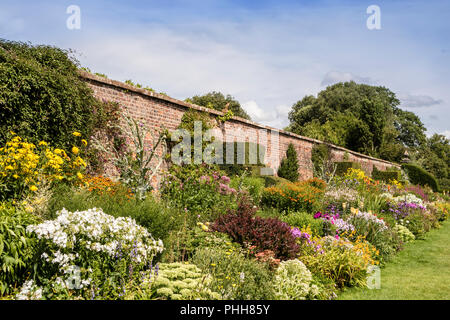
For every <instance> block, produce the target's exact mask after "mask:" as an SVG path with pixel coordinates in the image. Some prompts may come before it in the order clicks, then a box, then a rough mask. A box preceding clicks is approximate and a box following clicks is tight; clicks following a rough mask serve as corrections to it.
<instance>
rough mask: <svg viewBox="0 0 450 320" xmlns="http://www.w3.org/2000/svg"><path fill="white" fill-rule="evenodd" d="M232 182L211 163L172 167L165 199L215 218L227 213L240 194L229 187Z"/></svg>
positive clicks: (164, 192) (206, 216)
mask: <svg viewBox="0 0 450 320" xmlns="http://www.w3.org/2000/svg"><path fill="white" fill-rule="evenodd" d="M230 181H231V180H230V178H229V177H227V176H226V175H225V174H224V173H223V172H221V171H218V170H215V167H213V166H209V165H207V164H202V165H183V166H177V165H172V166H171V167H170V168H169V172H168V174H167V175H166V176H165V178H164V181H163V183H162V186H161V196H162V198H163V199H165V200H166V201H168V202H169V203H170V204H171V205H172V206H174V207H177V208H179V209H181V210H184V209H186V210H188V211H189V212H192V213H195V214H200V215H202V217H203V218H204V219H214V218H215V217H217V216H218V215H220V214H223V213H225V212H226V209H227V208H230V204H231V203H232V201H233V200H234V199H235V198H236V194H237V191H236V190H235V189H234V188H231V187H230V186H229V183H230ZM231 207H233V206H231Z"/></svg>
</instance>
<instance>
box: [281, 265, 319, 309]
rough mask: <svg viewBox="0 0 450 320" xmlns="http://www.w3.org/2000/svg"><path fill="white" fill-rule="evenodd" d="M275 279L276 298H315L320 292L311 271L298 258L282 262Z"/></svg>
mask: <svg viewBox="0 0 450 320" xmlns="http://www.w3.org/2000/svg"><path fill="white" fill-rule="evenodd" d="M273 281H274V287H275V290H274V291H275V298H276V299H279V300H305V299H315V298H316V297H317V296H318V295H319V293H320V292H319V290H320V289H319V287H318V286H317V285H316V284H314V283H313V276H312V274H311V272H310V271H309V270H308V268H306V266H305V265H304V264H303V263H302V262H301V261H300V260H298V259H293V260H288V261H283V262H281V264H280V266H279V267H278V268H277V270H276V271H275V276H274V280H273Z"/></svg>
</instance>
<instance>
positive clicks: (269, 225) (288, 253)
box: [211, 199, 299, 260]
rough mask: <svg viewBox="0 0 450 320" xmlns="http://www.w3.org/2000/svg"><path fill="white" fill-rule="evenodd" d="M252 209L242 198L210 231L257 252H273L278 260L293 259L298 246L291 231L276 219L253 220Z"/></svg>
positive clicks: (256, 218)
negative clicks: (234, 208) (253, 248)
mask: <svg viewBox="0 0 450 320" xmlns="http://www.w3.org/2000/svg"><path fill="white" fill-rule="evenodd" d="M255 211H256V210H255V208H253V207H252V205H251V203H248V202H247V201H246V200H245V199H242V200H241V201H240V202H239V207H238V208H237V210H236V212H230V213H228V214H226V215H223V216H220V217H219V218H218V219H217V220H216V221H215V222H214V223H213V224H212V225H211V229H212V230H215V231H219V232H224V233H226V234H228V235H229V236H230V237H231V238H232V239H233V241H235V242H237V243H239V244H241V245H245V244H248V245H253V246H255V247H256V251H264V250H266V249H269V250H272V251H273V252H274V254H275V257H276V258H278V259H283V260H286V259H289V258H293V257H295V254H296V253H297V251H298V249H299V247H298V245H297V243H296V242H295V238H294V237H293V236H292V233H291V228H290V227H289V226H288V225H287V224H286V223H283V222H282V221H280V220H278V219H277V218H261V217H255V216H254V213H255Z"/></svg>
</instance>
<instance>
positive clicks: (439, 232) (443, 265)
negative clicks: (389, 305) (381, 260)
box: [339, 221, 450, 300]
mask: <svg viewBox="0 0 450 320" xmlns="http://www.w3.org/2000/svg"><path fill="white" fill-rule="evenodd" d="M339 299H341V300H380V299H381V300H383V299H384V300H411V299H419V300H430V299H432V300H443V299H445V300H448V299H450V221H446V222H445V223H444V224H443V225H442V227H441V228H440V229H433V230H432V231H430V232H429V233H428V234H427V235H426V238H425V240H416V241H413V242H411V243H408V244H406V245H405V247H404V249H403V250H402V251H400V252H399V253H398V254H397V255H396V256H395V257H394V258H393V259H392V260H391V261H390V262H388V263H387V264H386V266H385V267H384V268H382V269H381V288H380V289H373V290H370V289H367V288H351V289H347V290H346V291H345V292H342V293H341V294H340V295H339Z"/></svg>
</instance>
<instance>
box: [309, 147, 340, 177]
mask: <svg viewBox="0 0 450 320" xmlns="http://www.w3.org/2000/svg"><path fill="white" fill-rule="evenodd" d="M311 162H312V163H313V173H314V177H318V178H320V179H322V180H324V181H326V182H329V181H331V180H332V179H333V177H334V175H335V173H336V164H335V163H334V162H333V161H332V159H331V149H330V146H329V145H327V144H325V143H322V144H315V145H314V147H313V148H312V150H311Z"/></svg>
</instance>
